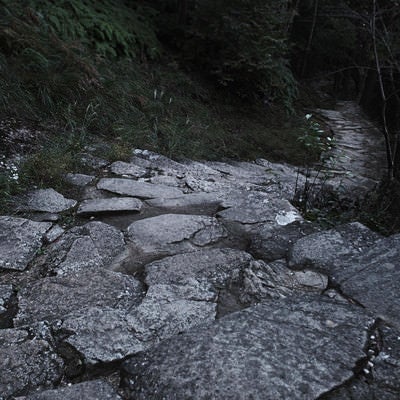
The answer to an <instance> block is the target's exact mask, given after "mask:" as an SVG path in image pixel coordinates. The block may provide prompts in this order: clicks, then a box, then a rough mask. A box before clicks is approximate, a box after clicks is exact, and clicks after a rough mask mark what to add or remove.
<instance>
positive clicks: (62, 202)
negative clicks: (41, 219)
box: [19, 189, 77, 213]
mask: <svg viewBox="0 0 400 400" xmlns="http://www.w3.org/2000/svg"><path fill="white" fill-rule="evenodd" d="M76 204H77V202H76V200H72V199H66V198H65V197H64V196H63V195H62V194H60V193H58V192H56V191H55V190H54V189H38V190H34V191H32V192H29V193H28V194H27V195H26V196H25V197H24V198H23V199H21V204H20V206H19V209H20V210H21V211H40V212H49V213H59V212H63V211H67V210H69V209H70V208H72V207H75V206H76Z"/></svg>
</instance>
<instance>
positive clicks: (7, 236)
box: [0, 216, 51, 271]
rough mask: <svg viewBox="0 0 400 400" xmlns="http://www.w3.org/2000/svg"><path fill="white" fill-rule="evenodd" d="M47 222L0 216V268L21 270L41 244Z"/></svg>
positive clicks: (32, 257)
mask: <svg viewBox="0 0 400 400" xmlns="http://www.w3.org/2000/svg"><path fill="white" fill-rule="evenodd" d="M50 227H51V224H50V223H48V222H33V221H30V220H28V219H24V218H14V217H1V216H0V268H3V269H13V270H18V271H23V270H24V269H25V268H26V267H27V266H28V264H29V263H30V262H31V261H32V260H33V259H34V257H35V255H36V253H37V251H38V250H39V249H40V248H41V246H42V240H43V237H44V235H45V234H46V232H47V231H48V230H49V229H50Z"/></svg>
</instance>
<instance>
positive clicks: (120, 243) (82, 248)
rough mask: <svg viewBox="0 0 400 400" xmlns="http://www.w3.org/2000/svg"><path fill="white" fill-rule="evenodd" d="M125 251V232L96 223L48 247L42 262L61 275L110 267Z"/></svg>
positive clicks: (84, 226)
mask: <svg viewBox="0 0 400 400" xmlns="http://www.w3.org/2000/svg"><path fill="white" fill-rule="evenodd" d="M124 249H125V242H124V237H123V234H122V232H120V231H119V230H117V229H116V228H114V227H113V226H110V225H108V224H105V223H103V222H99V221H92V222H89V223H87V224H85V225H82V226H77V227H74V228H72V229H71V230H69V231H67V232H65V233H64V234H63V235H62V236H61V237H60V238H59V239H58V240H57V241H56V242H55V243H53V244H52V245H50V246H49V247H48V248H47V251H46V255H45V257H44V258H43V260H41V263H42V265H44V266H45V267H46V268H47V269H51V270H52V271H53V272H57V273H58V274H61V273H66V272H67V271H71V270H78V269H82V268H88V267H91V266H95V267H98V268H99V267H108V266H109V265H111V263H112V261H113V259H114V258H115V257H117V256H118V255H119V254H120V253H122V252H123V251H124Z"/></svg>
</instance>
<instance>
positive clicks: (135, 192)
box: [97, 178, 182, 199]
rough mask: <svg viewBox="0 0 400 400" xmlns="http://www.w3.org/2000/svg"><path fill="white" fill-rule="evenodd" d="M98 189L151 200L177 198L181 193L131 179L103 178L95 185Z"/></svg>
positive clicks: (177, 190)
mask: <svg viewBox="0 0 400 400" xmlns="http://www.w3.org/2000/svg"><path fill="white" fill-rule="evenodd" d="M97 188H98V189H102V190H107V191H109V192H113V193H118V194H121V195H123V196H132V197H139V198H142V199H151V198H157V197H165V198H171V197H178V196H181V195H182V191H181V190H179V189H178V188H174V187H171V186H165V185H153V184H152V183H146V182H137V181H134V180H131V179H122V178H103V179H100V181H99V183H98V184H97Z"/></svg>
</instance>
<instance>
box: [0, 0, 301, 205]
mask: <svg viewBox="0 0 400 400" xmlns="http://www.w3.org/2000/svg"><path fill="white" fill-rule="evenodd" d="M0 8H1V13H0V15H1V17H0V43H1V45H0V69H1V75H0V91H1V92H0V99H1V100H0V117H1V120H2V121H10V120H12V121H13V122H12V125H13V126H12V129H20V128H21V127H25V128H28V129H35V130H37V131H39V132H42V133H43V134H42V135H40V137H39V142H40V143H39V145H38V146H36V148H35V151H34V152H33V154H25V155H24V159H23V163H22V165H21V166H20V171H19V177H18V180H13V179H11V180H10V179H8V178H9V176H7V174H8V173H9V171H4V169H3V176H2V179H1V180H0V184H1V185H2V188H1V189H2V192H3V195H4V194H9V195H11V194H14V193H15V192H16V191H17V190H19V189H22V188H25V187H28V186H29V185H33V184H35V185H37V186H48V185H53V186H54V185H56V186H57V185H60V182H61V180H62V179H61V178H62V176H63V174H65V172H73V171H77V170H82V168H83V166H82V165H81V163H80V153H81V152H82V151H84V149H85V146H86V145H88V144H92V143H93V142H96V141H97V142H105V143H108V145H107V146H105V148H106V149H107V151H104V150H103V151H102V152H100V153H101V154H99V155H100V156H102V157H106V158H108V159H110V160H113V159H118V158H119V159H121V158H122V159H123V158H127V157H129V154H130V149H132V148H133V147H139V148H141V147H143V148H148V149H151V150H155V151H157V152H160V153H163V154H166V155H168V156H170V157H175V158H178V157H188V158H197V159H200V158H208V159H217V158H222V157H230V158H236V159H247V158H248V159H251V158H256V157H269V158H271V159H275V160H278V159H279V160H286V161H290V162H292V163H301V162H302V161H303V160H304V158H305V157H307V151H306V149H305V148H303V147H301V146H299V143H298V142H297V141H296V138H297V136H298V134H299V133H298V129H297V128H298V125H299V124H301V118H300V117H299V118H298V117H296V116H295V115H291V116H289V115H288V114H287V111H288V106H289V103H287V102H286V103H285V104H283V103H282V102H279V101H278V100H277V102H276V103H274V102H273V101H272V99H270V101H269V102H268V103H267V102H265V101H258V102H254V101H252V100H251V99H249V98H248V96H245V95H241V94H243V93H238V92H236V93H234V94H232V91H231V89H230V88H228V87H226V85H218V83H217V82H216V81H215V80H213V78H212V77H210V76H207V74H201V73H199V72H198V71H197V72H195V71H193V69H192V68H189V67H187V66H186V65H185V58H182V57H180V56H179V54H178V53H176V51H174V52H173V51H172V50H171V49H169V50H167V49H168V48H167V47H165V46H164V47H163V46H162V45H161V43H160V42H159V40H158V39H157V36H156V31H157V30H156V28H155V26H154V25H155V24H156V16H157V12H156V10H155V9H152V8H150V7H146V6H143V5H142V6H139V2H123V1H121V2H116V1H111V0H102V1H100V2H98V1H96V2H94V1H92V0H85V1H69V2H66V1H56V2H51V1H49V0H41V1H17V2H10V1H9V0H1V1H0ZM229 29H232V23H230V24H229ZM232 35H233V33H232ZM281 45H282V44H281ZM281 45H280V46H281ZM226 68H228V67H226ZM235 68H236V70H235V71H236V72H235V73H236V74H237V73H239V72H240V69H238V67H235ZM190 71H191V72H190ZM223 76H225V77H226V79H228V78H227V76H228V72H226V74H224V75H223ZM219 78H221V79H222V76H221V75H219ZM224 79H225V78H224ZM229 79H230V80H234V81H235V82H236V81H237V80H238V78H237V77H236V78H235V79H233V78H232V77H231V78H229ZM246 79H248V78H246ZM259 82H260V81H259ZM278 84H279V82H278V81H277V82H275V83H274V84H272V86H271V88H272V89H273V88H275V89H273V90H275V92H276V91H277V90H278V89H277V88H278V86H276V85H278ZM293 84H294V83H293ZM274 85H275V86H274ZM276 93H278V92H276ZM282 93H283V92H282ZM282 93H281V95H282ZM253 100H254V99H253ZM292 100H293V99H291V100H290V101H292ZM290 107H292V105H291V104H290ZM291 111H292V114H294V113H293V111H294V109H293V108H291ZM6 133H7V132H5V130H2V139H3V140H2V147H3V152H5V153H7V150H11V148H10V145H12V144H10V143H7V140H6ZM103 148H104V147H103ZM3 198H4V196H3Z"/></svg>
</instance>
